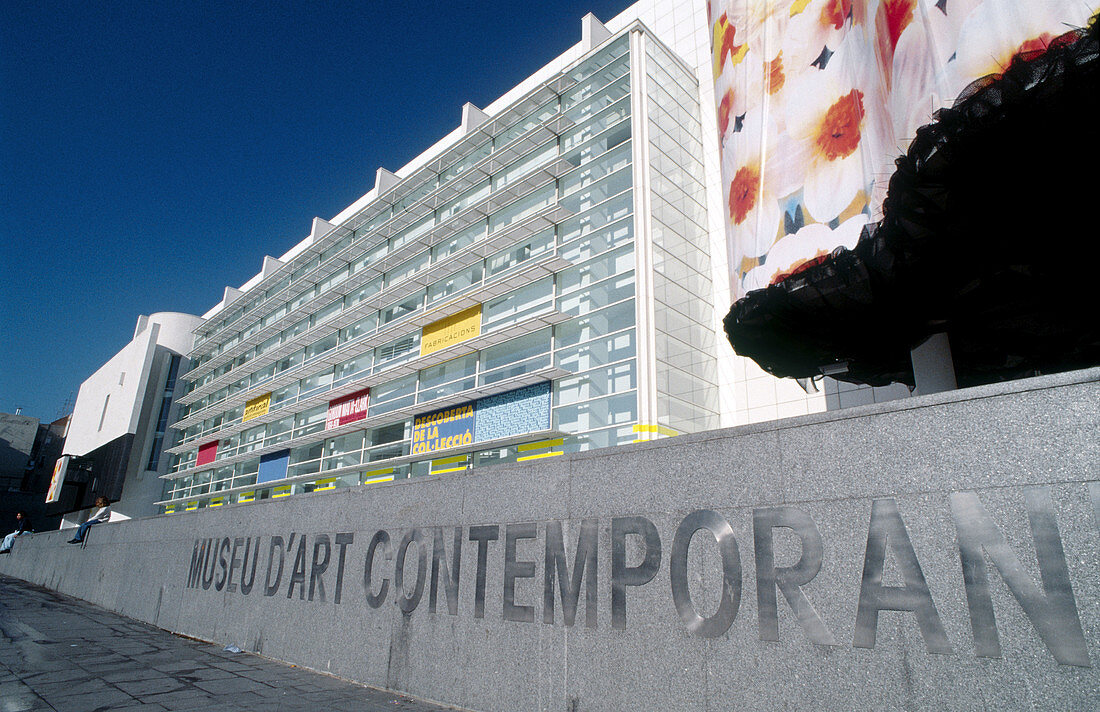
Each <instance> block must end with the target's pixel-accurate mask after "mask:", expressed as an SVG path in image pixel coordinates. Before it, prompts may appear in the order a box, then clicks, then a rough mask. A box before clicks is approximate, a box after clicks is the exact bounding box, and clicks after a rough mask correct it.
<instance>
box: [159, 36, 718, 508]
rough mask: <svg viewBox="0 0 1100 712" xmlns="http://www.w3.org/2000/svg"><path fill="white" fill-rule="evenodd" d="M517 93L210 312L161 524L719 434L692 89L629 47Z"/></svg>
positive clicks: (672, 61) (655, 49)
mask: <svg viewBox="0 0 1100 712" xmlns="http://www.w3.org/2000/svg"><path fill="white" fill-rule="evenodd" d="M528 85H530V87H529V88H528ZM521 87H523V88H524V90H523V91H522V95H521V96H519V97H518V98H517V99H516V100H515V101H513V102H512V103H511V104H510V105H508V106H507V107H505V108H503V109H501V110H500V111H496V112H494V113H493V114H492V115H488V114H486V113H484V112H481V111H480V110H478V109H477V108H476V107H472V106H469V105H468V106H467V107H466V111H465V112H464V118H463V125H462V127H460V129H459V130H458V131H457V132H455V133H454V134H451V135H450V136H449V137H447V139H445V140H444V141H441V142H440V144H437V146H436V147H433V149H431V150H430V151H429V152H428V153H426V154H425V155H424V156H421V157H420V158H419V159H417V160H416V161H414V162H413V163H412V164H410V165H409V166H406V167H405V168H404V169H402V170H401V171H399V175H394V174H392V173H388V172H385V171H382V170H380V171H379V177H378V182H377V183H376V186H375V189H374V190H372V191H371V193H368V194H367V195H366V196H364V198H363V199H361V200H360V201H358V202H357V203H356V204H355V205H353V206H352V207H351V208H349V209H348V210H345V211H344V213H341V215H340V216H338V217H337V218H336V219H334V220H333V222H332V223H329V222H326V221H323V220H320V219H317V220H315V221H314V229H313V233H312V235H311V236H310V238H309V239H307V240H306V241H305V242H303V243H302V244H301V245H299V246H298V247H296V248H295V249H294V250H292V251H291V252H290V253H288V254H287V255H284V256H283V258H281V259H279V260H275V259H270V258H269V259H268V260H266V261H265V264H264V269H263V271H262V272H261V273H260V274H259V275H257V277H256V278H255V279H253V280H251V281H250V283H249V284H248V285H246V287H247V288H242V290H227V295H226V299H225V300H224V301H223V304H222V305H221V308H220V309H218V310H216V311H215V312H214V313H212V314H211V315H209V318H208V319H207V320H206V322H205V323H204V324H203V325H202V326H201V327H200V328H198V329H197V330H196V339H195V346H194V349H193V350H192V352H191V353H190V354H189V357H190V363H191V368H190V370H189V371H188V372H187V373H185V374H183V375H182V376H180V378H179V386H177V392H182V395H177V401H178V402H179V403H180V404H181V409H180V418H179V420H178V421H177V422H176V423H174V425H173V428H174V429H175V430H176V431H177V433H178V435H177V438H178V442H177V444H175V445H174V446H173V447H172V448H170V450H169V452H171V453H172V454H173V464H172V467H171V472H170V473H169V474H168V475H165V477H166V479H167V482H166V488H165V494H164V498H163V500H162V501H161V502H160V504H161V506H163V507H164V509H165V511H169V512H172V511H180V510H188V509H196V508H199V507H206V506H220V505H225V504H232V503H237V502H247V501H252V500H254V499H258V498H266V497H280V496H285V495H290V494H295V493H299V492H310V491H318V490H325V489H335V488H338V487H346V486H354V485H361V484H371V483H377V482H383V481H390V480H393V479H402V478H408V477H418V476H425V475H446V474H448V473H454V472H461V471H465V470H467V469H470V468H475V469H476V468H478V467H485V466H490V465H493V464H497V463H505V462H523V461H527V460H532V459H540V458H546V457H554V456H557V455H561V454H562V453H567V452H574V451H579V450H587V449H591V448H599V447H607V446H612V445H620V444H624V443H630V442H634V441H637V440H648V439H652V438H657V437H665V436H670V435H676V434H680V433H685V432H694V431H699V430H705V429H708V428H714V427H717V426H718V424H719V423H718V395H717V385H716V381H717V363H716V358H717V357H716V351H717V348H716V343H717V336H716V334H715V333H714V331H713V329H712V327H711V326H710V324H711V323H712V319H713V304H711V299H712V297H711V294H712V288H711V281H710V280H711V277H710V274H711V270H710V261H709V256H708V253H707V250H706V225H707V215H706V207H705V205H706V201H705V198H704V176H703V165H702V155H703V149H702V142H701V128H700V116H699V112H700V108H699V99H698V96H699V92H698V84H697V81H696V79H695V76H694V73H693V72H692V71H691V69H690V67H688V66H687V65H686V64H684V63H683V62H682V61H681V60H680V59H678V58H677V57H676V56H675V55H674V54H673V53H672V52H670V51H669V50H668V49H667V48H666V47H665V46H664V45H662V44H661V42H660V41H659V40H657V39H656V38H655V37H654V36H653V35H652V34H651V33H650V32H649V31H648V30H647V29H646V28H645V27H644V26H643V25H641V24H640V23H634V24H632V25H630V26H629V27H627V28H626V29H624V30H623V31H622V32H619V33H617V34H616V35H614V36H610V37H608V38H607V39H606V40H604V41H603V42H600V43H599V44H598V45H597V46H594V47H592V48H591V49H590V51H588V52H587V53H586V54H584V56H582V57H580V58H579V59H577V60H576V61H574V62H572V63H571V64H569V65H568V66H565V67H564V68H563V69H562V70H561V71H559V72H557V73H556V74H554V75H553V76H551V77H550V78H548V79H546V80H540V81H538V82H534V83H533V82H532V81H530V80H529V81H528V82H525V83H524V85H521Z"/></svg>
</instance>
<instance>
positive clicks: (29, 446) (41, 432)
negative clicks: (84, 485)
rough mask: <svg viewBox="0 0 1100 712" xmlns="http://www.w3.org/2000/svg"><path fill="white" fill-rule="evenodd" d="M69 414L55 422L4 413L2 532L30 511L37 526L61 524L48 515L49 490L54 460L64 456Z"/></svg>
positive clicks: (0, 436)
mask: <svg viewBox="0 0 1100 712" xmlns="http://www.w3.org/2000/svg"><path fill="white" fill-rule="evenodd" d="M68 422H69V416H64V417H62V418H59V419H57V420H55V421H54V422H52V423H42V422H39V420H38V418H32V417H28V416H25V415H21V414H10V413H0V532H6V531H7V530H6V529H5V527H7V526H8V525H9V524H11V523H12V522H14V521H15V513H16V512H26V513H27V515H28V516H29V517H30V518H31V522H33V524H34V526H35V528H36V529H39V530H42V529H52V528H54V527H56V526H57V522H58V519H57V518H56V517H55V516H47V508H46V503H45V499H44V498H45V493H46V490H47V489H48V488H49V486H50V475H51V473H52V472H53V466H54V462H55V461H56V460H57V458H58V457H60V456H61V446H62V443H63V442H64V440H65V429H66V426H67V425H68Z"/></svg>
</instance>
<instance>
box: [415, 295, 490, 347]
mask: <svg viewBox="0 0 1100 712" xmlns="http://www.w3.org/2000/svg"><path fill="white" fill-rule="evenodd" d="M480 333H481V305H480V304H478V305H477V306H476V307H470V308H469V309H463V310H462V311H460V312H458V313H457V314H452V315H451V316H449V317H446V318H445V319H440V320H439V321H434V322H432V323H431V324H428V325H427V326H425V327H424V328H423V329H421V330H420V355H421V356H427V355H428V354H430V353H435V352H436V351H440V350H442V349H445V348H447V347H448V346H453V345H454V344H458V343H461V342H463V341H466V340H467V339H472V338H474V337H475V336H477V335H479V334H480Z"/></svg>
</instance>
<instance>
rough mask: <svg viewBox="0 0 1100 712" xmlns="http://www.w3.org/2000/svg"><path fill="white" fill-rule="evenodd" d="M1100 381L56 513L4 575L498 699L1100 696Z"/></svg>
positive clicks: (384, 681)
mask: <svg viewBox="0 0 1100 712" xmlns="http://www.w3.org/2000/svg"><path fill="white" fill-rule="evenodd" d="M1098 382H1100V369H1093V370H1089V371H1081V372H1076V373H1070V374H1062V375H1057V376H1048V377H1042V378H1036V379H1030V380H1024V381H1017V382H1014V383H1011V384H1004V385H998V386H989V387H982V388H975V389H968V390H963V391H956V392H953V393H946V394H937V395H933V396H925V397H919V398H912V399H908V400H905V401H898V402H893V403H885V404H878V405H871V406H866V407H861V408H856V409H852V410H847V411H841V412H834V413H825V414H819V415H813V416H807V417H802V418H796V419H791V420H784V421H779V422H774V423H765V424H758V425H752V426H746V427H740V428H735V429H731V430H721V431H713V432H708V433H703V434H698V435H690V436H681V437H677V438H670V439H666V440H661V441H656V442H651V443H643V444H637V445H633V446H629V447H623V448H618V449H610V450H601V451H595V452H590V453H585V454H580V455H573V456H563V457H557V458H547V459H543V460H540V461H537V462H534V463H530V464H526V465H500V466H497V467H493V468H489V469H485V470H480V471H477V472H474V473H470V474H467V475H461V476H449V475H448V476H442V477H439V478H434V479H429V478H423V479H417V480H412V481H405V482H396V483H392V484H385V485H377V486H369V487H361V488H354V489H346V490H338V491H335V492H330V493H317V494H312V495H303V496H296V497H291V498H287V499H281V500H277V501H270V500H269V501H262V502H256V503H253V504H247V505H239V506H235V507H225V508H218V509H206V510H202V511H198V512H192V513H186V514H177V515H172V516H167V517H154V518H148V519H141V520H135V521H129V522H124V523H119V524H108V525H100V526H99V527H96V528H94V529H93V530H92V533H91V537H90V541H89V544H88V546H87V548H86V549H84V550H81V549H80V548H79V547H76V546H68V545H66V544H64V541H65V539H66V538H67V534H66V533H63V532H52V533H46V534H37V535H34V536H32V537H24V538H23V539H21V540H20V541H19V542H18V543H17V544H16V548H15V552H14V554H13V555H11V556H10V557H7V556H6V557H0V573H3V574H6V575H12V576H18V577H20V578H24V579H27V580H29V581H32V582H35V583H39V584H42V585H45V586H48V587H50V588H53V589H56V590H59V591H61V592H64V593H67V594H70V595H75V596H79V597H81V598H84V599H87V600H89V601H92V602H94V603H97V604H99V605H102V606H104V607H107V608H109V609H111V610H115V611H118V612H121V613H124V614H126V615H129V616H132V617H134V618H138V619H141V620H144V621H149V622H151V623H154V624H156V625H158V626H161V627H163V628H166V629H169V630H172V631H177V632H179V633H183V634H186V635H190V636H195V637H198V638H203V639H206V640H211V641H214V642H216V643H218V644H224V643H236V644H237V645H239V646H241V647H242V648H244V649H246V650H250V651H255V652H259V653H262V654H264V655H267V656H270V657H274V658H279V659H283V660H287V661H291V662H294V663H296V664H299V665H305V666H308V667H311V668H315V669H318V670H322V671H328V672H331V673H333V674H336V675H339V676H342V677H346V678H350V679H353V680H358V681H362V682H365V683H368V684H371V685H376V686H380V687H387V688H392V689H395V690H401V691H403V692H407V693H411V694H413V695H418V696H421V697H424V698H429V699H435V700H441V701H444V702H448V703H451V704H454V705H459V706H462V707H467V708H472V709H477V710H527V709H549V710H643V709H644V710H655V709H661V710H680V709H683V710H695V709H703V708H706V709H800V710H814V709H822V710H824V709H830V710H832V709H875V710H883V709H963V710H972V709H990V710H993V709H997V710H1000V709H1005V708H1009V709H1019V708H1031V707H1035V708H1043V709H1075V710H1077V709H1087V708H1093V707H1094V706H1095V705H1096V701H1097V700H1100V674H1098V672H1097V666H1098V665H1100V635H1098V633H1100V437H1098V427H1097V426H1098V423H1100V383H1098ZM1090 700H1091V702H1090Z"/></svg>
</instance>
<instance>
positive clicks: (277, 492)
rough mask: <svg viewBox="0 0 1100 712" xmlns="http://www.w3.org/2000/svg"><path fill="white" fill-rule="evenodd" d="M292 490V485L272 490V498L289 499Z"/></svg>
mask: <svg viewBox="0 0 1100 712" xmlns="http://www.w3.org/2000/svg"><path fill="white" fill-rule="evenodd" d="M292 490H293V487H291V486H290V485H286V486H284V487H276V488H275V489H273V490H271V498H272V499H274V498H276V497H287V496H289V495H290V493H291V491H292Z"/></svg>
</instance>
